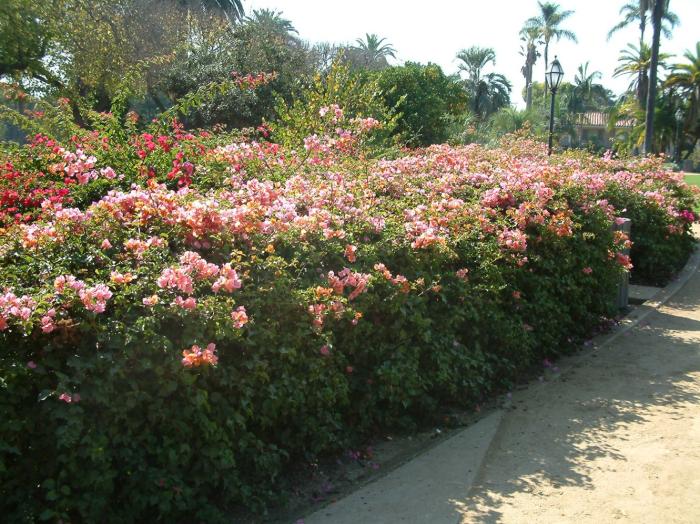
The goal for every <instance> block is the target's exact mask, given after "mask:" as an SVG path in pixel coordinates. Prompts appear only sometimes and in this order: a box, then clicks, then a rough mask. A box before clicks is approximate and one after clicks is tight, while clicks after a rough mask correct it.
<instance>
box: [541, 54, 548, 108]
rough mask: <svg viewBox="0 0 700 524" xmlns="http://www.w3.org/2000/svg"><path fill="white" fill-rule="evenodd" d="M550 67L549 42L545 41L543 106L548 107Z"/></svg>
mask: <svg viewBox="0 0 700 524" xmlns="http://www.w3.org/2000/svg"><path fill="white" fill-rule="evenodd" d="M548 67H549V42H545V43H544V100H543V105H542V107H543V108H546V107H547V69H548Z"/></svg>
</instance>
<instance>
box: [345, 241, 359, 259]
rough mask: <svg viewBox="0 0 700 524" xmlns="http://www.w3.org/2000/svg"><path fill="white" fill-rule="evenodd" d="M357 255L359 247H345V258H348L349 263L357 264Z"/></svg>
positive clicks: (349, 245)
mask: <svg viewBox="0 0 700 524" xmlns="http://www.w3.org/2000/svg"><path fill="white" fill-rule="evenodd" d="M355 253H357V247H355V246H353V245H352V244H348V245H346V246H345V258H347V259H348V261H349V262H355V260H357V256H356V255H355Z"/></svg>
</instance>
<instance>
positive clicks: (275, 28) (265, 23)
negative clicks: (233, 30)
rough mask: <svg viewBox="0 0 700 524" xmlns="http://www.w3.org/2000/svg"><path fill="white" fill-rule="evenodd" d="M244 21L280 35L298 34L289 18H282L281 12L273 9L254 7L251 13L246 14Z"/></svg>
mask: <svg viewBox="0 0 700 524" xmlns="http://www.w3.org/2000/svg"><path fill="white" fill-rule="evenodd" d="M244 21H245V22H246V23H247V24H253V25H255V26H257V27H258V28H260V29H261V30H264V31H266V32H269V33H278V34H280V35H285V34H287V35H291V34H292V33H296V34H299V31H297V30H296V28H295V27H294V24H292V22H291V20H288V19H286V18H283V17H282V12H281V11H275V10H274V9H254V10H253V14H252V15H250V16H246V17H245V18H244Z"/></svg>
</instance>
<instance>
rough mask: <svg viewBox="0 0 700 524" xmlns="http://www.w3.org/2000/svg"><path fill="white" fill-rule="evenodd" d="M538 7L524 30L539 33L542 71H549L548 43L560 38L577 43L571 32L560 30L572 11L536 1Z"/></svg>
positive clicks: (527, 21) (545, 84)
mask: <svg viewBox="0 0 700 524" xmlns="http://www.w3.org/2000/svg"><path fill="white" fill-rule="evenodd" d="M537 3H538V5H539V6H540V15H539V16H533V17H532V18H529V19H528V20H526V21H525V27H526V28H532V29H535V30H537V31H539V34H540V37H541V38H542V40H543V41H544V71H545V73H546V72H547V69H549V42H550V41H551V40H552V38H554V39H555V40H557V41H559V40H560V39H562V38H566V39H568V40H572V41H573V42H578V39H577V38H576V35H575V34H574V33H573V31H569V30H568V29H562V28H561V27H560V26H561V24H562V22H564V20H566V19H567V18H569V17H570V16H571V15H572V14H574V12H573V11H561V10H560V7H559V4H554V3H552V2H545V3H542V2H541V1H539V0H538V2H537ZM544 87H545V99H546V98H547V77H546V76H545V83H544Z"/></svg>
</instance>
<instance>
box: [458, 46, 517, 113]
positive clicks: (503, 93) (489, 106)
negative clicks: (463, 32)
mask: <svg viewBox="0 0 700 524" xmlns="http://www.w3.org/2000/svg"><path fill="white" fill-rule="evenodd" d="M457 59H459V60H460V61H461V63H460V64H459V65H458V66H457V67H458V69H459V70H460V71H464V72H465V73H466V74H467V78H466V80H465V81H464V87H465V89H466V91H467V95H468V97H469V101H470V105H471V109H472V111H473V113H474V114H475V115H476V116H477V117H478V118H484V117H486V116H488V115H490V114H492V113H494V112H495V111H497V110H498V109H500V108H501V107H505V106H507V105H508V104H510V91H511V89H512V86H511V84H510V82H509V81H508V79H507V78H506V77H505V76H503V75H501V74H499V73H487V74H484V73H483V70H484V68H485V67H486V66H488V65H489V64H495V63H496V53H495V52H494V50H493V49H491V48H490V47H478V46H472V47H470V48H469V49H462V50H461V51H460V52H459V53H457Z"/></svg>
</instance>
